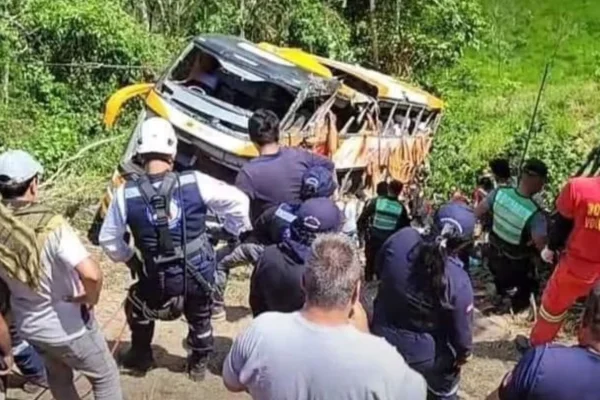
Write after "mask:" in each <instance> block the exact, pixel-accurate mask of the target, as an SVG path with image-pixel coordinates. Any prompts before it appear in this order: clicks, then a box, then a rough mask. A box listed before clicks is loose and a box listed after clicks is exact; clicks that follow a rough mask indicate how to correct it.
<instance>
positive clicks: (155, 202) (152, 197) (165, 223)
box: [129, 172, 215, 320]
mask: <svg viewBox="0 0 600 400" xmlns="http://www.w3.org/2000/svg"><path fill="white" fill-rule="evenodd" d="M133 180H134V182H135V183H136V185H137V187H138V189H139V191H140V194H141V196H142V198H143V200H144V202H145V203H146V205H147V207H148V208H149V209H150V210H151V211H152V212H153V215H155V216H156V220H155V223H154V226H155V229H156V234H157V237H158V246H157V247H158V251H157V253H156V254H154V255H153V256H152V259H151V260H149V258H145V259H144V263H148V262H151V263H152V267H153V269H154V270H155V271H156V273H157V275H158V279H159V282H160V288H161V292H162V291H163V290H164V280H165V276H164V275H165V274H164V269H163V268H162V267H163V266H167V265H173V264H177V263H179V264H180V265H181V266H182V268H183V295H181V296H176V297H173V298H171V299H169V300H168V301H167V302H166V303H165V304H163V305H162V306H161V307H160V308H159V309H158V310H154V309H152V308H150V307H148V306H147V305H146V303H145V302H144V301H142V300H140V299H139V297H138V296H137V293H136V290H130V291H129V298H130V300H131V302H132V303H133V304H134V305H135V306H136V307H137V308H138V309H139V310H140V311H141V312H142V314H143V315H144V317H145V318H147V319H150V320H156V319H158V320H174V319H177V318H179V317H180V316H181V314H182V313H183V308H184V305H185V298H186V295H187V275H188V274H190V275H191V276H192V278H194V279H195V280H196V282H197V283H198V284H199V285H200V286H201V287H202V289H203V290H205V291H206V292H207V293H208V294H210V295H212V293H213V292H214V291H215V287H214V286H213V285H211V284H210V283H209V282H208V281H207V280H206V279H204V277H203V276H202V274H201V273H200V272H199V271H197V270H196V268H194V266H193V265H192V264H191V263H190V262H189V260H188V256H189V255H195V254H198V253H199V252H201V251H204V250H206V246H207V243H209V242H208V239H207V238H206V237H205V235H206V234H203V235H200V236H199V237H198V238H196V239H194V240H193V241H192V242H190V243H187V226H186V216H185V210H184V209H183V205H182V210H181V221H182V223H181V227H182V232H181V243H182V245H181V246H175V245H174V242H173V237H172V236H171V231H170V229H169V207H170V204H171V199H172V196H173V192H174V190H175V186H176V185H177V190H178V192H179V197H180V198H181V199H182V198H183V197H182V195H181V182H179V176H178V175H177V174H176V173H173V172H169V173H167V174H166V175H165V177H164V178H163V181H162V183H161V185H160V187H159V188H158V190H157V189H156V188H155V187H154V185H152V182H150V179H149V178H148V176H147V175H142V176H139V177H138V176H136V177H134V178H133ZM160 296H161V297H162V293H161V294H160Z"/></svg>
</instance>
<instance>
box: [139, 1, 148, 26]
mask: <svg viewBox="0 0 600 400" xmlns="http://www.w3.org/2000/svg"><path fill="white" fill-rule="evenodd" d="M137 4H138V10H139V11H140V19H141V20H142V24H143V25H144V28H145V29H146V31H148V32H150V18H149V16H148V4H146V0H137Z"/></svg>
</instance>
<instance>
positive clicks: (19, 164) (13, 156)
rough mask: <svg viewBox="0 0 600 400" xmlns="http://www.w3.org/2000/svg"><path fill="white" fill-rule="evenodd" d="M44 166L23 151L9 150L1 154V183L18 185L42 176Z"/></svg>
mask: <svg viewBox="0 0 600 400" xmlns="http://www.w3.org/2000/svg"><path fill="white" fill-rule="evenodd" d="M43 172H44V168H43V167H42V165H41V164H40V163H39V162H38V161H37V160H36V159H35V158H33V157H32V156H31V154H29V153H27V152H26V151H23V150H9V151H7V152H4V153H2V154H0V182H2V183H4V184H6V185H18V184H20V183H23V182H27V181H28V180H29V179H31V178H33V177H34V176H36V175H39V174H42V173H43Z"/></svg>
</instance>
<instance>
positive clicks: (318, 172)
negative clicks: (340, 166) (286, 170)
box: [300, 166, 337, 200]
mask: <svg viewBox="0 0 600 400" xmlns="http://www.w3.org/2000/svg"><path fill="white" fill-rule="evenodd" d="M335 189H337V185H336V183H335V179H334V177H333V173H332V172H331V171H330V170H328V169H327V168H325V167H320V166H319V167H312V168H309V169H308V170H307V171H306V172H305V173H304V175H303V176H302V186H301V188H300V198H301V199H302V200H308V199H313V198H317V197H331V196H332V195H333V193H334V192H335Z"/></svg>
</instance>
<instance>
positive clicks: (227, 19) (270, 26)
mask: <svg viewBox="0 0 600 400" xmlns="http://www.w3.org/2000/svg"><path fill="white" fill-rule="evenodd" d="M244 3H245V6H244V8H243V9H240V5H241V2H240V1H239V0H212V1H204V2H202V4H201V5H200V6H199V11H198V22H197V23H196V31H197V32H211V33H228V34H233V35H243V36H244V37H245V38H247V39H248V40H251V41H253V42H263V41H265V42H270V43H273V44H277V45H284V46H297V47H301V48H303V49H306V50H308V51H311V52H314V53H317V54H324V55H329V56H332V57H337V58H341V59H349V58H352V50H351V43H350V27H349V26H348V23H347V21H345V20H344V19H343V17H342V15H340V14H339V13H338V12H337V10H335V9H334V8H332V7H331V6H329V5H328V4H327V3H326V2H323V1H321V0H278V1H272V0H256V1H245V2H244Z"/></svg>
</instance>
